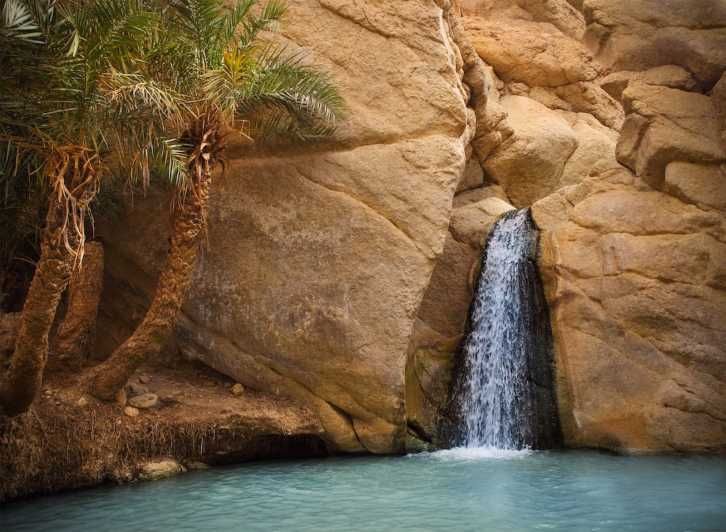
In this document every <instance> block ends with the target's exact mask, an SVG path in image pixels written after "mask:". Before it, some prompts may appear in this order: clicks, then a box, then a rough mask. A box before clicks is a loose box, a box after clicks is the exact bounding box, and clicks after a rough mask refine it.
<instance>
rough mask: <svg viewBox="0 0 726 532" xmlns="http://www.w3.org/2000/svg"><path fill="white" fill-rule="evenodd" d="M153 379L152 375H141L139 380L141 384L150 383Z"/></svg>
mask: <svg viewBox="0 0 726 532" xmlns="http://www.w3.org/2000/svg"><path fill="white" fill-rule="evenodd" d="M150 381H151V376H149V375H139V382H140V383H141V384H149V382H150Z"/></svg>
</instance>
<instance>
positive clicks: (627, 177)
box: [533, 170, 726, 451]
mask: <svg viewBox="0 0 726 532" xmlns="http://www.w3.org/2000/svg"><path fill="white" fill-rule="evenodd" d="M533 214H534V218H535V220H536V222H537V224H538V225H539V226H540V227H541V228H542V229H543V235H542V244H541V246H542V247H541V257H542V258H541V263H540V266H541V269H542V272H543V275H544V280H545V285H546V290H547V297H548V300H549V302H550V310H551V315H552V325H553V332H554V336H555V350H556V353H557V368H558V379H559V383H558V386H559V390H558V391H559V394H560V412H561V417H562V419H563V428H564V432H565V438H566V441H567V443H568V444H569V445H575V446H577V445H583V446H598V447H603V448H609V449H618V450H628V451H665V450H691V451H693V450H698V451H713V450H723V449H724V448H725V447H726V348H725V347H724V346H726V328H725V327H724V324H726V290H724V288H725V285H724V282H723V281H724V279H723V276H724V264H726V262H724V256H725V255H724V253H726V240H724V237H725V236H726V234H725V233H724V230H723V224H724V213H723V211H720V212H716V211H713V210H707V211H704V210H702V209H701V208H699V207H696V206H694V205H690V204H688V203H684V202H682V201H680V200H679V199H676V198H674V197H672V196H670V195H667V194H664V193H662V192H658V191H654V190H652V189H650V188H649V187H648V186H647V185H646V184H645V183H642V182H640V181H639V180H638V179H637V178H633V177H632V175H631V174H630V173H629V172H627V171H624V170H623V171H620V172H611V173H610V174H609V175H607V176H603V177H601V178H599V179H598V178H593V179H588V180H587V181H585V182H584V183H582V184H579V185H576V186H572V187H566V188H564V189H562V190H561V191H559V192H558V193H557V194H553V195H552V196H550V197H548V198H546V199H543V200H541V201H539V202H537V203H535V205H534V206H533Z"/></svg>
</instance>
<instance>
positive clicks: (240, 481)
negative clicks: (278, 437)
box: [0, 449, 726, 532]
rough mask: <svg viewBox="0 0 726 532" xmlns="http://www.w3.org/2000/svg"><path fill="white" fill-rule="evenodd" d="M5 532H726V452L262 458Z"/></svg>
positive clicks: (77, 500) (60, 506)
mask: <svg viewBox="0 0 726 532" xmlns="http://www.w3.org/2000/svg"><path fill="white" fill-rule="evenodd" d="M0 530H2V531H3V532H5V531H11V530H12V531H21V530H22V531H31V530H32V531H52V532H61V531H71V530H72V531H86V530H87V531H95V530H99V531H101V530H102V531H108V532H112V531H117V530H118V531H124V532H130V531H146V530H169V531H181V530H216V531H226V530H239V531H258V530H265V531H270V530H284V531H308V530H315V531H377V532H378V531H381V532H383V531H396V530H416V531H439V530H442V531H443V530H447V531H470V530H471V531H497V532H499V531H529V530H557V531H572V532H583V531H617V532H624V531H643V532H646V531H647V532H651V531H652V532H670V531H709V532H724V531H726V458H716V457H622V456H612V455H607V454H599V453H594V452H574V451H569V452H527V451H524V452H522V451H519V452H518V451H496V452H491V451H486V450H481V449H462V450H453V451H442V452H438V453H431V454H422V455H415V456H408V457H380V458H377V457H364V458H329V459H319V460H318V459H316V460H304V461H294V462H293V461H281V462H266V463H255V464H248V465H242V466H236V467H228V468H220V469H212V470H208V471H201V472H194V473H188V474H186V475H182V476H179V477H176V478H173V479H169V480H164V481H158V482H149V483H139V484H135V485H129V486H123V487H103V488H98V489H93V490H86V491H79V492H74V493H68V494H64V495H57V496H49V497H41V498H38V499H34V500H29V501H23V502H16V503H10V504H6V505H5V506H3V507H0Z"/></svg>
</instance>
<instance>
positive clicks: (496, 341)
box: [443, 209, 560, 449]
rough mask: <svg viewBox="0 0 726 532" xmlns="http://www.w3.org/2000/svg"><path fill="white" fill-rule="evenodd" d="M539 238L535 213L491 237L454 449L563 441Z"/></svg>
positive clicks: (456, 397)
mask: <svg viewBox="0 0 726 532" xmlns="http://www.w3.org/2000/svg"><path fill="white" fill-rule="evenodd" d="M537 240H538V233H537V230H536V229H535V227H534V223H533V221H532V218H531V215H530V212H529V210H528V209H524V210H520V211H515V212H510V213H507V214H505V215H504V216H503V217H502V218H500V219H499V220H498V221H497V223H496V224H495V226H494V228H493V230H492V232H491V234H490V237H489V240H488V242H487V246H486V249H485V250H484V254H483V257H482V268H481V275H480V278H479V283H478V286H477V289H476V293H475V296H474V302H473V304H472V308H471V311H470V316H469V326H468V334H467V336H466V339H465V341H464V344H463V348H462V350H461V353H460V358H459V360H458V361H457V367H456V368H455V373H454V379H453V381H452V389H451V394H450V401H449V412H448V415H447V418H448V423H445V424H444V426H443V432H444V434H443V437H444V439H445V440H446V441H448V443H449V445H451V446H452V447H494V448H498V449H524V448H530V449H537V448H549V447H553V446H556V445H557V444H558V443H559V433H560V430H559V420H558V416H557V410H556V406H555V400H554V393H553V386H552V347H551V346H552V339H551V331H550V326H549V316H548V313H547V308H546V304H545V301H544V296H543V291H542V286H541V282H540V279H539V273H538V271H537V266H536V260H535V259H536V251H537Z"/></svg>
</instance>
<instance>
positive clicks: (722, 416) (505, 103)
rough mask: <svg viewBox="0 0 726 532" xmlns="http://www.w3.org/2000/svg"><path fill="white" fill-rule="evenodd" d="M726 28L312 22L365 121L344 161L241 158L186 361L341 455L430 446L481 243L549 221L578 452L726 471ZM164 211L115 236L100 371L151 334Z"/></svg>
mask: <svg viewBox="0 0 726 532" xmlns="http://www.w3.org/2000/svg"><path fill="white" fill-rule="evenodd" d="M455 15H456V16H455ZM725 17H726V12H725V11H724V5H723V3H722V2H718V1H717V0H698V1H692V0H668V1H664V0H658V1H656V0H627V1H626V0H619V1H612V0H607V1H606V0H461V1H459V2H453V4H450V2H449V1H448V0H437V1H435V2H432V1H424V0H410V1H407V2H395V3H394V2H372V1H370V2H353V1H351V0H318V1H314V0H301V1H299V2H294V3H292V4H291V6H290V16H289V18H288V22H287V23H286V24H285V25H284V29H283V34H282V36H281V38H282V39H283V40H285V41H286V43H287V44H288V45H289V47H290V49H291V50H296V49H297V48H303V49H305V50H306V51H308V52H309V53H310V61H311V62H313V63H315V64H316V65H319V66H322V67H323V68H325V69H327V70H328V71H329V72H330V73H331V74H332V76H333V77H334V79H335V80H336V82H337V83H338V84H339V86H340V87H341V90H342V92H343V95H344V97H345V100H346V102H347V104H348V108H349V111H348V117H347V119H346V120H345V122H344V124H343V125H342V127H341V129H340V131H339V133H338V135H337V137H336V138H335V139H332V140H331V141H330V142H329V143H327V144H324V145H318V146H309V147H304V148H302V147H294V148H291V147H288V148H283V149H282V150H280V151H277V152H276V153H275V154H274V155H271V154H267V153H262V152H260V153H250V152H245V151H243V149H242V148H236V149H235V150H233V151H232V153H231V155H232V160H231V161H230V164H229V166H228V168H227V172H226V175H225V177H223V178H222V179H221V180H219V181H218V182H217V183H216V187H215V189H214V190H213V192H212V208H211V212H210V217H209V248H208V250H207V251H206V253H205V255H204V257H203V260H202V261H201V264H200V266H199V268H198V272H197V274H196V278H195V282H194V288H193V290H192V293H191V294H190V297H189V299H188V302H187V304H186V305H185V307H184V315H183V317H182V319H181V322H180V324H179V327H178V330H177V334H176V338H175V344H174V346H172V347H173V348H176V349H177V350H179V351H181V352H182V353H183V354H184V355H185V356H187V357H190V358H195V359H199V360H202V361H204V362H205V363H207V364H209V365H211V366H212V367H214V368H216V369H217V370H219V371H221V372H223V373H226V374H227V375H229V376H231V377H232V378H233V379H234V380H235V381H238V382H239V383H241V384H242V385H243V386H244V387H245V388H249V389H251V390H262V391H268V392H273V393H276V394H279V395H284V396H287V397H292V398H293V399H295V400H296V401H298V402H300V403H302V404H304V405H305V406H306V407H308V408H310V409H311V410H312V411H313V412H315V414H316V415H317V416H318V418H319V419H320V421H321V424H322V426H323V427H324V430H325V438H326V439H327V442H328V444H329V446H330V447H331V448H332V449H334V450H338V451H346V452H361V451H369V452H376V453H389V452H401V451H403V450H404V449H406V448H408V449H425V448H428V444H429V443H431V442H432V441H433V440H434V439H435V438H434V435H435V434H436V424H437V422H438V416H439V412H440V410H441V408H442V406H443V404H444V403H445V401H446V396H447V390H448V382H449V378H450V373H451V365H452V357H453V356H454V353H455V352H456V351H457V348H458V345H459V343H460V341H461V338H462V334H463V331H464V324H465V321H466V318H467V313H468V308H469V304H470V301H471V296H472V287H473V285H474V279H475V278H476V274H477V268H478V263H479V257H480V254H481V248H482V245H483V243H484V241H485V239H486V236H487V234H488V231H489V230H490V228H491V226H492V224H493V223H494V221H495V220H496V219H497V218H498V217H499V216H500V215H501V214H502V213H504V212H507V211H508V210H511V209H513V208H515V207H516V208H519V207H525V206H530V205H532V206H533V210H532V212H533V216H534V218H535V221H536V223H537V224H538V225H539V227H540V229H541V230H542V236H541V245H542V249H541V258H540V268H541V270H542V272H543V281H544V283H545V291H546V295H547V298H548V302H549V304H550V306H551V317H552V327H553V333H554V340H555V350H556V365H557V382H558V393H559V397H560V404H559V407H560V415H561V419H562V421H563V430H564V436H565V440H566V443H567V444H569V445H572V446H594V447H602V448H608V449H617V450H630V451H654V450H673V449H677V450H699V451H701V450H723V449H724V448H726V404H724V401H725V400H726V399H725V398H726V389H725V388H724V386H726V384H725V383H726V348H725V347H724V346H726V336H725V335H726V330H725V329H724V323H726V271H724V264H726V248H725V247H724V246H726V233H725V231H726V215H725V214H724V208H725V207H726V184H725V183H724V178H725V177H726V176H725V173H726V170H725V169H726V167H725V166H724V164H725V163H726V155H725V153H724V150H725V149H726V142H725V141H724V139H726V134H725V132H726V80H725V79H722V73H723V71H724V69H725V68H726V56H725V55H724V50H726V46H724V44H726V34H725V33H724V32H725V28H726V18H725ZM719 80H720V81H719ZM154 194H156V195H154ZM165 204H166V197H165V196H164V195H163V194H162V193H160V192H158V191H157V192H155V193H153V194H152V195H151V196H150V197H149V198H146V199H141V200H139V198H136V200H135V206H134V208H133V211H132V212H129V216H130V217H132V220H133V223H132V224H130V225H131V226H132V227H133V232H130V231H128V230H125V231H124V230H121V229H118V228H117V227H115V226H114V225H113V224H106V226H105V227H104V228H103V232H107V233H108V234H112V235H113V238H108V239H107V242H108V247H107V258H108V268H107V278H106V283H105V286H106V288H105V290H106V293H105V296H104V301H103V304H102V308H101V311H102V312H101V316H100V320H101V321H100V323H101V324H102V327H103V329H104V330H105V331H107V333H106V334H104V335H102V336H103V337H101V338H99V350H100V351H101V352H102V351H104V350H108V349H110V348H111V347H112V344H115V343H119V342H120V341H122V340H123V338H124V335H125V334H128V332H129V330H130V328H131V327H132V326H133V324H134V323H135V321H138V319H140V318H141V316H142V315H143V309H144V308H145V305H146V303H147V301H148V297H149V293H150V292H151V290H153V287H154V284H155V279H156V275H157V273H158V269H159V267H160V264H161V261H162V260H163V257H164V254H165V251H166V249H165V241H164V239H163V238H160V237H159V234H158V232H159V227H165V226H166V224H165V221H166V219H167V210H166V207H165ZM129 209H131V207H130V206H129ZM123 225H124V224H123V223H122V224H120V225H119V227H122V226H123ZM245 395H246V394H245ZM245 395H243V396H242V397H245ZM433 443H436V442H435V441H434V442H433Z"/></svg>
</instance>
